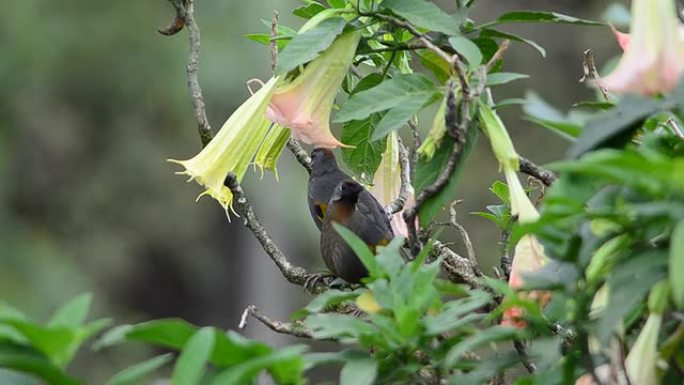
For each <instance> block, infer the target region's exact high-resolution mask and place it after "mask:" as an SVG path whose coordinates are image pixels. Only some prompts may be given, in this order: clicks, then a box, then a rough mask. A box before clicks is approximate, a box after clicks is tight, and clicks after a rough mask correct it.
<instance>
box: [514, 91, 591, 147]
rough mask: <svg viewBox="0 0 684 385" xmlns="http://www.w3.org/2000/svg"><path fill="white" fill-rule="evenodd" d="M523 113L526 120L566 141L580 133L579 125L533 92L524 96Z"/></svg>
mask: <svg viewBox="0 0 684 385" xmlns="http://www.w3.org/2000/svg"><path fill="white" fill-rule="evenodd" d="M523 111H524V112H525V114H527V117H526V119H527V120H529V121H531V122H534V123H536V124H539V125H540V126H542V127H545V128H549V129H551V130H553V131H554V132H556V133H559V134H561V136H563V137H565V138H567V139H574V138H577V137H578V136H580V134H581V133H582V127H581V125H580V124H579V123H577V122H573V121H570V120H569V119H568V118H567V117H566V116H565V114H563V113H562V112H560V111H558V110H557V109H556V108H555V107H553V106H552V105H550V104H549V103H547V102H546V101H545V100H544V99H542V98H541V97H539V95H537V94H535V93H534V92H528V93H527V95H526V96H525V104H524V106H523Z"/></svg>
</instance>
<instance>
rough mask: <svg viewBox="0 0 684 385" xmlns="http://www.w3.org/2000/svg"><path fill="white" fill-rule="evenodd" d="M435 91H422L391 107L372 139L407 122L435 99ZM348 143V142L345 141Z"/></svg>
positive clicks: (380, 136) (377, 138)
mask: <svg viewBox="0 0 684 385" xmlns="http://www.w3.org/2000/svg"><path fill="white" fill-rule="evenodd" d="M433 95H434V94H433V93H428V92H425V93H421V94H416V95H413V96H412V97H409V98H407V99H406V100H405V101H404V102H403V103H401V104H400V105H398V106H396V107H392V108H391V109H389V110H388V111H387V112H386V113H385V114H384V115H383V117H382V119H380V122H379V123H378V124H377V126H376V127H375V130H373V135H372V136H371V140H380V139H382V138H385V137H387V135H388V134H389V133H390V132H392V131H394V130H396V129H399V128H401V127H402V126H403V125H404V124H406V122H407V121H408V120H409V119H411V117H413V116H414V115H415V114H417V113H418V111H420V110H421V109H422V108H423V107H424V106H425V105H426V104H428V102H430V101H431V99H433ZM345 143H346V142H345Z"/></svg>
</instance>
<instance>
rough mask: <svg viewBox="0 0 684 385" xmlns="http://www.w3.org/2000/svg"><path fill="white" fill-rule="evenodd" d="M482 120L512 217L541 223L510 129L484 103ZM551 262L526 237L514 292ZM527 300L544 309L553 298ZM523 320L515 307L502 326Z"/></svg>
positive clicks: (536, 295)
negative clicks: (527, 190)
mask: <svg viewBox="0 0 684 385" xmlns="http://www.w3.org/2000/svg"><path fill="white" fill-rule="evenodd" d="M479 118H480V125H481V127H482V130H483V131H484V132H485V134H486V135H487V137H488V138H489V143H490V144H491V147H492V151H493V152H494V155H495V156H496V158H497V160H498V161H499V166H500V167H501V168H502V169H503V172H504V176H505V177H506V182H507V184H508V191H509V197H510V205H511V215H513V216H514V217H517V219H518V223H521V224H526V223H533V222H535V221H537V219H539V213H538V212H537V209H536V208H535V207H534V205H533V204H532V202H531V201H530V198H529V197H528V196H527V194H526V193H525V189H524V188H523V186H522V184H521V183H520V179H519V178H518V175H517V173H516V172H517V171H518V169H519V168H520V164H519V160H518V154H517V153H516V152H515V148H514V147H513V142H512V141H511V138H510V137H509V136H508V132H507V131H506V127H505V126H504V124H503V122H502V121H501V119H500V118H499V116H498V115H497V114H496V113H495V112H494V110H492V109H491V108H490V107H489V106H488V105H486V104H484V103H480V108H479ZM547 261H548V258H547V257H546V255H544V247H543V246H542V244H541V243H539V240H538V239H537V237H536V236H534V235H532V234H526V235H524V236H523V237H521V238H520V240H519V241H518V243H517V244H516V245H515V253H514V255H513V262H512V263H511V275H510V277H509V280H508V285H509V286H510V287H511V288H513V289H520V288H521V287H523V286H524V284H525V281H524V277H525V276H526V275H529V274H531V273H534V272H536V271H538V270H539V269H540V268H541V267H542V266H543V265H544V264H545V263H546V262H547ZM524 296H525V297H526V298H529V299H533V300H535V301H537V302H539V303H540V304H541V305H542V306H543V305H545V304H546V303H547V302H548V300H549V294H548V293H546V292H540V291H532V292H528V293H525V294H524ZM523 316H524V311H523V309H520V308H517V307H513V308H510V309H507V310H506V311H505V312H504V314H503V320H502V322H501V323H502V324H503V325H509V326H515V327H520V328H522V327H525V326H526V324H525V322H524V321H522V318H523Z"/></svg>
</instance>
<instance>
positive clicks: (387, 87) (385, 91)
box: [333, 74, 435, 123]
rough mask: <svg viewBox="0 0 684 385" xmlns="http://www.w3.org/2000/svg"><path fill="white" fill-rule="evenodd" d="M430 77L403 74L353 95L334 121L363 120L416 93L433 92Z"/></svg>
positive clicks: (408, 98) (394, 105) (398, 103)
mask: <svg viewBox="0 0 684 385" xmlns="http://www.w3.org/2000/svg"><path fill="white" fill-rule="evenodd" d="M434 90H435V88H434V85H433V84H432V82H431V81H430V79H428V78H426V77H425V76H423V75H420V74H402V75H398V76H396V77H394V78H392V79H387V80H385V81H383V82H382V83H380V84H379V85H377V86H375V87H373V88H370V89H367V90H364V91H361V92H358V93H356V94H354V95H352V96H351V97H350V98H349V99H348V100H347V101H346V102H345V103H344V104H342V106H341V107H340V109H339V111H337V113H336V114H335V117H334V118H333V122H337V123H343V122H348V121H350V120H361V119H365V118H367V117H368V116H370V115H371V114H372V113H375V112H380V111H384V110H387V109H390V108H393V107H396V106H399V105H401V104H403V103H405V102H406V101H407V100H410V99H413V98H414V97H415V96H416V95H420V94H426V93H429V94H432V93H433V92H434Z"/></svg>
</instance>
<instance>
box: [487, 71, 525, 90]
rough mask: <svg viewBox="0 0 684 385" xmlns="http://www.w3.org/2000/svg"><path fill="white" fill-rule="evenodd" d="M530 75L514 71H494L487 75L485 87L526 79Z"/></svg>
mask: <svg viewBox="0 0 684 385" xmlns="http://www.w3.org/2000/svg"><path fill="white" fill-rule="evenodd" d="M529 77H530V75H526V74H519V73H515V72H495V73H493V74H489V75H487V87H494V86H499V85H502V84H506V83H510V82H512V81H516V80H520V79H527V78H529Z"/></svg>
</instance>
